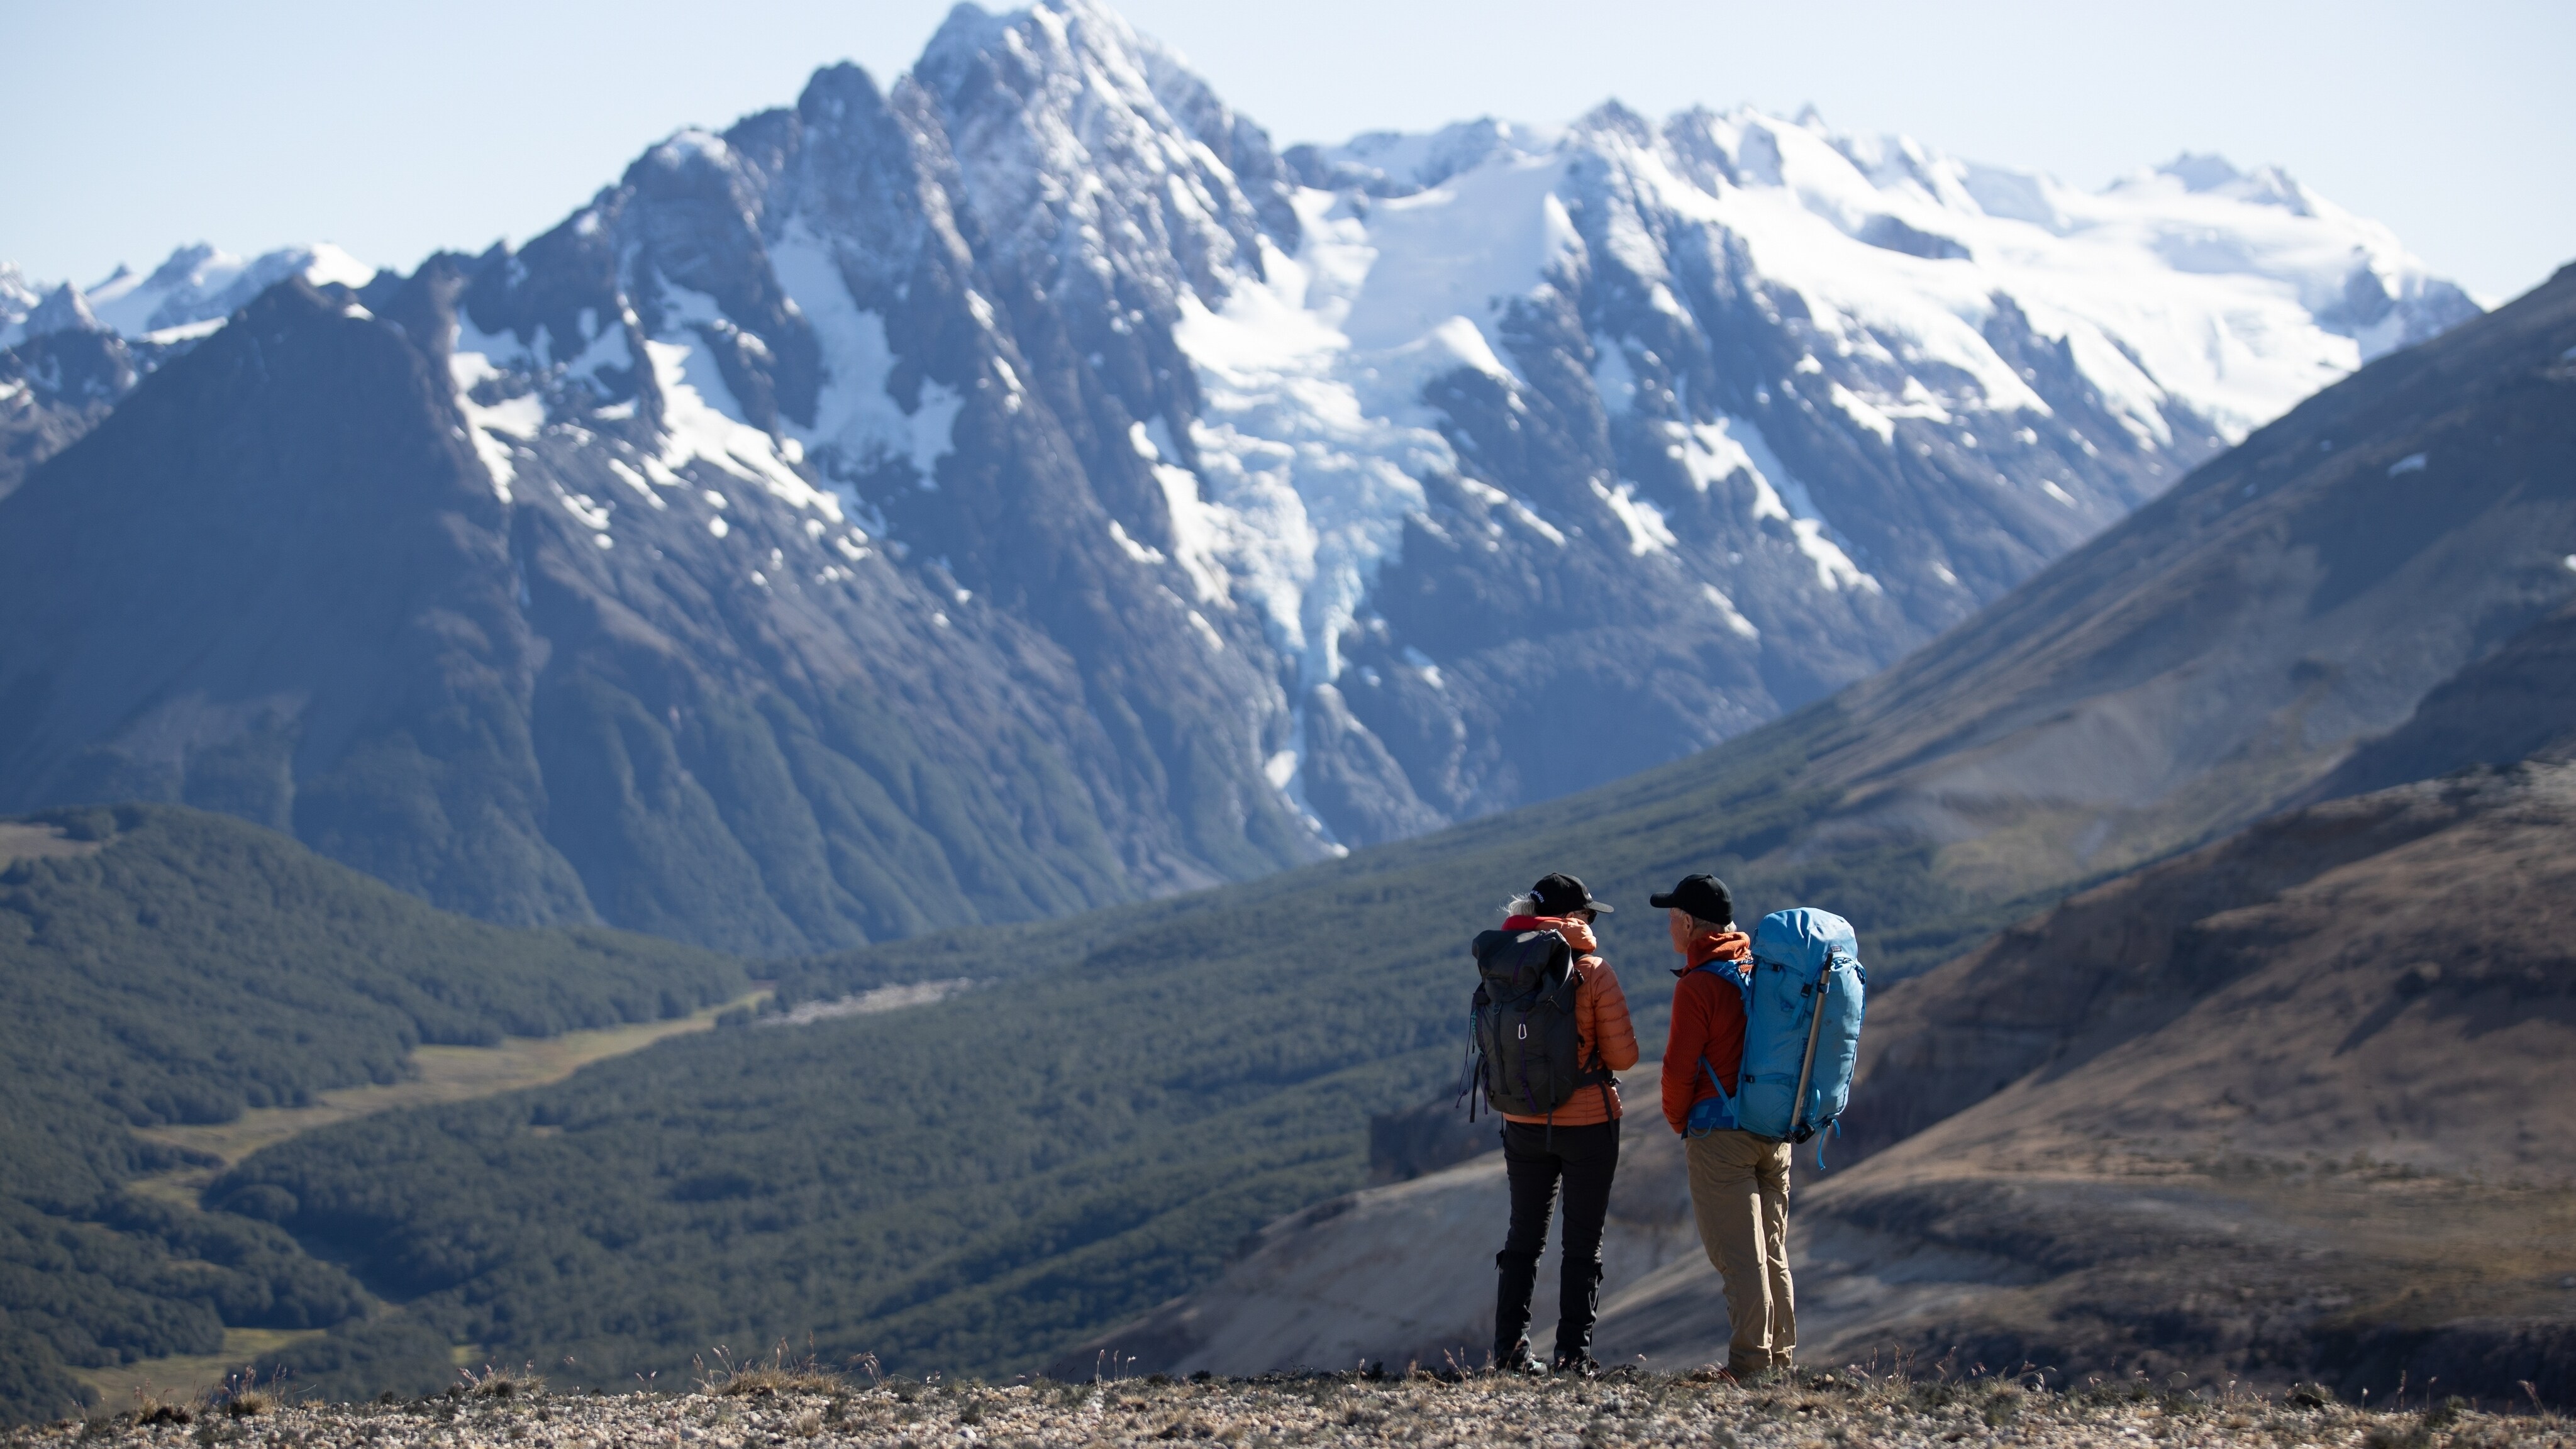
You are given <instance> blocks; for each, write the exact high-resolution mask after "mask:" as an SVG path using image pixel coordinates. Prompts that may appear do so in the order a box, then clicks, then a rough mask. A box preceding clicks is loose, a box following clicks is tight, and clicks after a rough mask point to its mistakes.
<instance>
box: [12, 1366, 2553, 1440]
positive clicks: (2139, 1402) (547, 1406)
mask: <svg viewBox="0 0 2576 1449" xmlns="http://www.w3.org/2000/svg"><path fill="white" fill-rule="evenodd" d="M778 1377H781V1376H779V1375H776V1374H775V1373H774V1372H772V1371H764V1370H757V1369H755V1370H753V1371H752V1372H751V1373H750V1374H748V1375H745V1376H744V1382H746V1383H752V1384H758V1383H761V1382H762V1381H764V1380H767V1379H773V1378H778ZM785 1377H789V1378H790V1379H791V1380H793V1379H800V1378H801V1379H803V1386H804V1387H806V1388H810V1389H811V1390H812V1391H811V1392H795V1391H792V1390H791V1391H777V1390H762V1391H757V1392H750V1393H744V1392H740V1391H735V1392H727V1391H726V1389H725V1387H711V1389H710V1390H709V1391H704V1392H699V1393H692V1394H682V1395H670V1394H653V1393H636V1394H623V1395H615V1396H600V1395H549V1394H546V1393H544V1392H543V1391H542V1390H538V1391H536V1392H523V1391H519V1389H518V1386H517V1385H516V1384H515V1383H514V1382H513V1381H511V1380H509V1379H493V1380H486V1381H484V1383H483V1384H482V1385H480V1386H479V1387H478V1389H477V1390H474V1391H468V1390H464V1389H459V1390H457V1391H453V1392H451V1394H449V1395H448V1396H446V1397H439V1398H424V1399H420V1400H417V1401H413V1402H409V1403H389V1404H374V1405H347V1404H342V1405H338V1406H322V1405H302V1404H288V1405H283V1406H274V1405H267V1404H260V1405H259V1409H258V1412H255V1413H249V1414H240V1415H237V1414H235V1413H233V1412H228V1411H227V1410H225V1409H221V1408H216V1407H213V1406H211V1405H208V1404H205V1403H202V1402H201V1403H198V1404H194V1405H189V1406H180V1405H175V1404H169V1405H163V1406H160V1407H158V1408H157V1410H156V1409H152V1408H149V1407H147V1408H146V1409H145V1410H144V1411H140V1412H127V1413H123V1414H118V1415H115V1416H113V1417H107V1416H101V1417H97V1418H93V1419H90V1420H87V1421H79V1420H68V1421H64V1422H62V1423H58V1424H53V1425H50V1426H45V1427H41V1428H22V1429H16V1430H11V1431H8V1432H6V1433H5V1434H0V1449H56V1446H66V1449H67V1446H72V1445H78V1446H81V1449H111V1446H113V1449H126V1446H133V1449H146V1446H150V1449H164V1446H166V1449H179V1446H183V1445H191V1444H193V1445H196V1446H199V1449H212V1446H215V1445H218V1444H234V1445H240V1446H243V1449H326V1446H327V1449H336V1446H342V1445H349V1446H358V1445H365V1446H369V1449H389V1446H398V1445H411V1444H420V1445H493V1446H505V1445H528V1446H538V1445H542V1446H562V1449H607V1446H611V1445H616V1446H630V1445H633V1446H670V1449H779V1446H786V1445H790V1444H798V1445H801V1444H807V1443H810V1444H813V1445H815V1446H817V1449H820V1446H825V1445H834V1444H883V1445H899V1446H903V1449H927V1446H931V1445H973V1444H992V1445H997V1446H1019V1445H1029V1446H1036V1445H1048V1446H1052V1445H1096V1444H1112V1443H1114V1444H1149V1443H1157V1442H1165V1441H1175V1440H1215V1441H1218V1442H1220V1443H1223V1444H1228V1445H1240V1446H1245V1449H1261V1446H1271V1445H1281V1446H1285V1445H1354V1446H1356V1445H1378V1444H1407V1445H1470V1444H1476V1445H1482V1444H1499V1443H1512V1444H1527V1445H1532V1446H1538V1445H1545V1446H1551V1449H1560V1446H1561V1449H1602V1446H1610V1445H1667V1444H1671V1445H1678V1444H1690V1445H1714V1446H1717V1449H1747V1446H1751V1445H1779V1446H1797V1449H1825V1446H1827V1445H1831V1446H1834V1449H1858V1446H1864V1445H1867V1446H1881V1445H1887V1446H1894V1445H1923V1446H1939V1449H1949V1446H1953V1445H1956V1446H1960V1449H1982V1446H2003V1445H2012V1446H2033V1449H2037V1446H2074V1445H2109V1444H2120V1445H2131V1444H2135V1445H2148V1444H2157V1445H2166V1446H2173V1449H2183V1446H2200V1445H2210V1446H2215V1445H2232V1444H2262V1445H2267V1446H2278V1449H2295V1446H2311V1445H2313V1446H2319V1449H2328V1446H2334V1449H2340V1446H2352V1449H2505V1446H2521V1445H2528V1446H2533V1449H2568V1446H2571V1445H2576V1427H2572V1426H2571V1425H2570V1424H2569V1422H2568V1421H2567V1420H2565V1419H2563V1418H2561V1417H2558V1416H2556V1415H2537V1416H2535V1415H2529V1414H2509V1413H2508V1414H2499V1413H2491V1412H2485V1411H2480V1410H2475V1409H2470V1408H2467V1407H2465V1406H2463V1405H2461V1404H2460V1403H2459V1401H2457V1400H2449V1401H2445V1402H2444V1403H2443V1404H2441V1405H2439V1406H2428V1407H2422V1408H2402V1409H2396V1410H2382V1411H2375V1412H2369V1411H2363V1410H2360V1409H2355V1408H2351V1407H2347V1406H2343V1405H2338V1404H2332V1403H2325V1404H2312V1405H2311V1406H2308V1407H2301V1406H2299V1405H2297V1404H2293V1403H2289V1402H2284V1401H2281V1400H2271V1399H2265V1398H2261V1397H2258V1396H2254V1395H2247V1394H2241V1393H2236V1392H2232V1391H2223V1392H2209V1391H2203V1392H2199V1393H2191V1392H2183V1391H2180V1390H2170V1391H2167V1390H2159V1389H2157V1388H2154V1387H2151V1386H2150V1385H2149V1384H2147V1383H2146V1382H2145V1381H2143V1380H2139V1381H2133V1382H2131V1383H2128V1384H2121V1385H2096V1386H2093V1387H2090V1388H2083V1389H2078V1390H2076V1391H2075V1392H2073V1393H2062V1394H2061V1393H2052V1392H2046V1391H2031V1390H2026V1389H2024V1388H2022V1387H2019V1386H2016V1385H2015V1384H2013V1383H2011V1382H2008V1381H2004V1380H1998V1379H1982V1380H1973V1381H1968V1382H1957V1381H1946V1380H1945V1381H1919V1382H1917V1381H1908V1380H1905V1379H1902V1378H1885V1379H1870V1378H1866V1377H1863V1376H1858V1375H1855V1374H1852V1373H1849V1372H1846V1373H1843V1374H1817V1375H1811V1376H1802V1377H1801V1378H1800V1380H1799V1381H1798V1382H1796V1383H1794V1384H1793V1383H1775V1384H1766V1385H1759V1386H1754V1387H1749V1388H1748V1387H1743V1386H1739V1385H1736V1384H1734V1383H1732V1382H1727V1381H1724V1380H1721V1379H1718V1378H1716V1376H1715V1375H1714V1374H1711V1373H1709V1372H1708V1371H1705V1370H1703V1371H1701V1372H1699V1373H1694V1374H1684V1375H1668V1374H1651V1373H1634V1372H1623V1373H1622V1374H1621V1375H1620V1376H1618V1377H1614V1378H1610V1379H1607V1380H1604V1381H1601V1382H1597V1383H1584V1382H1581V1381H1577V1380H1548V1381H1541V1382H1527V1381H1522V1380H1515V1379H1503V1378H1496V1377H1490V1376H1487V1377H1474V1378H1469V1379H1466V1380H1464V1381H1455V1380H1445V1381H1444V1380H1442V1379H1439V1378H1434V1377H1432V1376H1430V1375H1428V1374H1415V1375H1414V1376H1412V1377H1410V1378H1404V1377H1391V1378H1384V1379H1369V1378H1364V1377H1362V1376H1360V1375H1357V1374H1341V1375H1332V1376H1326V1375H1313V1376H1293V1377H1280V1376H1273V1377H1265V1378H1260V1379H1232V1380H1228V1379H1219V1380H1213V1381H1206V1382H1195V1383H1194V1382H1186V1381H1179V1382H1175V1381H1168V1380H1167V1381H1164V1382H1161V1383H1156V1382H1153V1381H1152V1380H1123V1381H1116V1382H1106V1383H1104V1382H1091V1383H1050V1382H1048V1381H1046V1380H1044V1379H1040V1380H1038V1381H1036V1382H1035V1383H1022V1384H1014V1385H1009V1386H1006V1387H986V1386H983V1385H979V1384H974V1383H971V1382H969V1383H962V1384H958V1385H953V1386H951V1385H937V1384H933V1385H923V1384H915V1383H909V1382H906V1381H904V1380H900V1379H897V1380H892V1381H889V1382H887V1383H884V1384H880V1385H877V1386H874V1387H869V1388H859V1389H847V1388H842V1387H840V1386H839V1385H837V1384H836V1383H834V1382H833V1381H831V1380H830V1379H829V1378H828V1377H825V1378H820V1379H814V1378H805V1377H804V1376H785ZM1157 1377H1159V1376H1157ZM494 1389H507V1390H509V1392H492V1391H491V1390H494ZM147 1420H148V1421H151V1422H147Z"/></svg>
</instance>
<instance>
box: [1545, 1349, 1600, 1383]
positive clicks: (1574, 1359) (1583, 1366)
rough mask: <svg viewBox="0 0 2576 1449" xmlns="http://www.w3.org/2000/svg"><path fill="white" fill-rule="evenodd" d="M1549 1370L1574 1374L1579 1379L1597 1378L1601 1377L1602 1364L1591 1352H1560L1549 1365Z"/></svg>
mask: <svg viewBox="0 0 2576 1449" xmlns="http://www.w3.org/2000/svg"><path fill="white" fill-rule="evenodd" d="M1548 1372H1550V1373H1560V1374H1572V1375H1574V1376H1575V1377H1576V1378H1579V1379H1597V1378H1599V1377H1601V1364H1600V1362H1599V1361H1598V1360H1596V1359H1594V1358H1593V1357H1592V1355H1591V1354H1589V1353H1577V1354H1562V1353H1560V1354H1558V1355H1557V1356H1556V1362H1555V1363H1554V1364H1551V1365H1550V1366H1549V1368H1548Z"/></svg>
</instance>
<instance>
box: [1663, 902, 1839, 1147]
mask: <svg viewBox="0 0 2576 1449" xmlns="http://www.w3.org/2000/svg"><path fill="white" fill-rule="evenodd" d="M1699 969H1701V970H1703V971H1715V972H1717V973H1718V974H1719V975H1720V977H1721V979H1723V980H1726V981H1728V982H1730V983H1732V984H1733V985H1734V986H1735V988H1736V989H1737V990H1738V991H1740V992H1742V993H1743V996H1744V1067H1743V1070H1742V1071H1741V1073H1740V1074H1739V1075H1738V1076H1737V1077H1736V1079H1735V1084H1734V1090H1733V1091H1729V1090H1728V1089H1727V1084H1726V1083H1724V1082H1720V1081H1718V1080H1717V1073H1716V1071H1715V1069H1713V1068H1711V1067H1710V1066H1709V1064H1708V1059H1707V1058H1706V1057H1702V1058H1701V1059H1700V1063H1699V1068H1700V1070H1701V1071H1702V1072H1705V1073H1707V1074H1708V1079H1709V1081H1710V1083H1711V1084H1712V1085H1714V1086H1715V1087H1716V1088H1717V1093H1718V1094H1717V1096H1716V1097H1715V1098H1714V1099H1711V1100H1708V1101H1703V1102H1700V1103H1698V1104H1697V1105H1695V1106H1694V1107H1692V1109H1691V1115H1690V1132H1691V1135H1692V1136H1694V1137H1696V1136H1699V1135H1701V1134H1702V1133H1705V1132H1709V1131H1714V1130H1716V1129H1717V1128H1720V1127H1740V1128H1742V1129H1743V1130H1744V1131H1747V1132H1750V1133H1752V1134H1753V1135H1755V1136H1757V1137H1765V1138H1769V1139H1770V1140H1772V1141H1774V1142H1804V1141H1806V1140H1807V1139H1808V1138H1810V1137H1813V1136H1815V1135H1816V1134H1817V1133H1819V1132H1823V1131H1825V1130H1827V1129H1828V1128H1831V1127H1833V1126H1834V1124H1835V1119H1837V1118H1839V1117H1841V1116H1842V1114H1843V1108H1844V1107H1846V1106H1848V1105H1849V1104H1850V1102H1851V1082H1852V1070H1853V1068H1854V1067H1856V1066H1857V1065H1858V1064H1859V1061H1860V1020H1861V1010H1862V1007H1863V1005H1864V1004H1865V1001H1866V997H1867V994H1868V987H1869V973H1868V972H1867V971H1866V970H1864V969H1863V968H1862V966H1861V964H1860V945H1859V943H1858V941H1856V940H1855V939H1854V938H1853V936H1852V928H1851V923H1850V922H1849V921H1846V920H1844V919H1843V918H1842V917H1840V916H1837V915H1835V914H1833V913H1832V912H1830V911H1816V910H1806V909H1799V910H1794V911H1773V912H1772V913H1771V914H1770V915H1767V916H1765V917H1763V918H1762V924H1761V925H1759V926H1757V927H1755V928H1754V932H1753V969H1752V970H1751V971H1750V972H1749V973H1746V974H1743V975H1738V974H1737V973H1736V972H1735V971H1734V970H1733V969H1732V967H1731V966H1729V965H1728V964H1727V963H1724V962H1717V961H1712V962H1709V963H1708V964H1707V965H1705V966H1702V967H1700V968H1699ZM1816 1155H1817V1160H1818V1162H1819V1164H1821V1163H1822V1161H1823V1158H1824V1149H1823V1148H1822V1146H1819V1147H1818V1148H1817V1150H1816Z"/></svg>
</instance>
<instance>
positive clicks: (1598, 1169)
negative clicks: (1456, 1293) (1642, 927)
mask: <svg viewBox="0 0 2576 1449" xmlns="http://www.w3.org/2000/svg"><path fill="white" fill-rule="evenodd" d="M1608 909H1610V908H1609V907H1608V906H1606V905H1603V904H1602V903H1601V902H1599V901H1596V900H1594V899H1593V898H1592V894H1591V892H1590V891H1588V890H1586V889H1585V888H1584V885H1583V882H1581V881H1579V880H1576V879H1575V878H1574V877H1572V876H1570V875H1549V876H1544V877H1541V878H1540V880H1539V882H1538V884H1537V885H1535V886H1532V887H1531V888H1530V893H1529V894H1528V895H1527V896H1524V897H1522V898H1521V899H1519V900H1516V901H1514V902H1512V904H1511V908H1510V915H1509V916H1507V917H1506V918H1505V920H1504V921H1503V929H1504V930H1506V931H1554V932H1556V933H1557V934H1558V935H1560V936H1563V937H1564V938H1565V943H1566V945H1567V946H1569V947H1571V948H1572V949H1573V951H1574V953H1575V961H1574V972H1575V977H1576V983H1577V984H1576V986H1575V993H1574V1019H1575V1032H1576V1039H1577V1041H1578V1042H1579V1043H1580V1046H1581V1050H1580V1054H1579V1055H1580V1060H1581V1061H1582V1062H1583V1063H1584V1064H1585V1066H1586V1067H1587V1068H1590V1069H1592V1070H1595V1071H1597V1072H1598V1073H1599V1075H1600V1079H1599V1080H1598V1081H1597V1082H1593V1083H1588V1084H1586V1085H1585V1086H1583V1087H1581V1088H1579V1089H1577V1090H1576V1092H1575V1094H1574V1096H1573V1097H1572V1098H1571V1099H1569V1100H1568V1101H1566V1102H1564V1103H1563V1104H1561V1105H1560V1106H1558V1107H1557V1109H1556V1110H1555V1111H1554V1112H1553V1113H1551V1114H1549V1115H1548V1116H1545V1117H1529V1116H1519V1115H1515V1114H1513V1113H1509V1112H1506V1113H1504V1114H1503V1163H1504V1167H1505V1170H1506V1171H1507V1172H1508V1173H1509V1175H1510V1178H1511V1189H1512V1226H1511V1231H1510V1233H1509V1234H1508V1235H1507V1236H1506V1238H1505V1239H1504V1242H1503V1250H1502V1252H1500V1253H1498V1254H1496V1255H1495V1258H1494V1265H1495V1267H1496V1268H1497V1269H1498V1270H1499V1272H1500V1281H1499V1282H1498V1284H1497V1285H1496V1288H1495V1293H1494V1363H1495V1366H1496V1367H1497V1368H1500V1369H1502V1370H1504V1371H1506V1372H1511V1373H1542V1372H1546V1371H1547V1368H1546V1367H1545V1366H1542V1365H1541V1364H1540V1363H1539V1361H1538V1358H1537V1356H1536V1355H1534V1354H1532V1353H1531V1352H1530V1345H1529V1318H1530V1296H1531V1294H1532V1293H1534V1292H1535V1291H1536V1290H1537V1287H1538V1259H1539V1254H1540V1252H1541V1251H1542V1250H1544V1249H1545V1248H1546V1246H1547V1221H1548V1218H1549V1216H1550V1215H1551V1213H1552V1211H1553V1209H1554V1207H1555V1200H1556V1196H1557V1188H1558V1184H1559V1183H1560V1182H1561V1183H1562V1184H1563V1185H1564V1192H1565V1237H1564V1249H1565V1261H1564V1264H1563V1276H1562V1277H1561V1278H1560V1279H1559V1280H1558V1294H1557V1319H1556V1354H1555V1360H1554V1364H1553V1367H1554V1368H1555V1369H1556V1370H1557V1371H1559V1372H1573V1373H1578V1374H1581V1375H1583V1376H1585V1377H1587V1378H1588V1377H1590V1376H1592V1375H1594V1374H1597V1373H1599V1372H1600V1365H1599V1364H1598V1363H1596V1362H1594V1360H1593V1357H1592V1324H1593V1320H1594V1319H1595V1318H1596V1317H1598V1316H1599V1313H1600V1307H1601V1231H1602V1226H1603V1224H1604V1222H1605V1221H1606V1220H1607V1218H1608V1216H1609V1211H1610V1180H1611V1178H1612V1177H1613V1176H1614V1175H1615V1174H1616V1173H1617V1172H1618V1170H1619V1114H1620V1112H1621V1110H1622V1109H1621V1106H1620V1102H1619V1083H1618V1081H1617V1079H1615V1078H1613V1077H1612V1076H1611V1075H1610V1073H1612V1072H1619V1071H1625V1070H1627V1069H1628V1068H1630V1067H1633V1066H1635V1065H1636V1064H1637V1032H1636V1028H1635V1027H1634V1026H1632V1025H1630V1023H1629V1021H1628V997H1627V994H1626V993H1624V992H1622V991H1621V990H1620V989H1619V977H1618V975H1617V974H1616V973H1615V972H1613V971H1612V970H1611V969H1610V963H1609V962H1607V961H1605V960H1603V959H1602V958H1601V955H1600V948H1599V946H1598V944H1597V943H1596V942H1595V941H1594V939H1593V935H1592V918H1593V917H1594V915H1595V914H1597V913H1599V912H1602V911H1606V910H1608Z"/></svg>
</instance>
